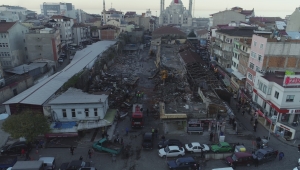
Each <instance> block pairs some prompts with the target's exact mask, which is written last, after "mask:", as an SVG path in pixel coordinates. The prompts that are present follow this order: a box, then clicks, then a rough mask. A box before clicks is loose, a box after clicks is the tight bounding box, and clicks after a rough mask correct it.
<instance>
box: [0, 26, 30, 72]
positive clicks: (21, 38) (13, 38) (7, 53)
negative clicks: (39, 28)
mask: <svg viewBox="0 0 300 170" xmlns="http://www.w3.org/2000/svg"><path fill="white" fill-rule="evenodd" d="M27 32H28V28H27V27H25V26H23V25H22V24H20V23H19V22H4V21H2V22H0V61H1V65H2V67H3V69H8V68H12V67H15V66H18V65H21V64H23V63H24V61H25V58H26V56H25V52H26V48H25V34H26V33H27Z"/></svg>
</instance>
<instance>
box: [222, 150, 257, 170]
mask: <svg viewBox="0 0 300 170" xmlns="http://www.w3.org/2000/svg"><path fill="white" fill-rule="evenodd" d="M225 160H226V164H228V165H229V166H231V167H233V168H235V167H237V166H241V165H247V166H250V165H252V164H254V159H253V156H252V154H251V153H249V152H236V153H234V154H232V155H231V156H228V157H226V159H225Z"/></svg>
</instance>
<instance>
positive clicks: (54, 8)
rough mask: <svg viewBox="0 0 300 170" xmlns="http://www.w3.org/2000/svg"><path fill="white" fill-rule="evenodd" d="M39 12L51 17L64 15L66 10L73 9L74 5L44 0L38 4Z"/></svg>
mask: <svg viewBox="0 0 300 170" xmlns="http://www.w3.org/2000/svg"><path fill="white" fill-rule="evenodd" d="M40 8H41V14H43V15H44V16H48V17H51V16H53V15H65V14H66V11H70V10H74V9H75V7H74V6H73V5H72V3H63V2H60V3H47V2H44V3H43V4H42V5H40Z"/></svg>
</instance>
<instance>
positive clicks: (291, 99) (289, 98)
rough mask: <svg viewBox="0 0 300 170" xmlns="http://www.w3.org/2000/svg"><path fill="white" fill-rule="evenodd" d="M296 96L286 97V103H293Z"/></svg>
mask: <svg viewBox="0 0 300 170" xmlns="http://www.w3.org/2000/svg"><path fill="white" fill-rule="evenodd" d="M294 97H295V95H287V96H286V102H293V101H294Z"/></svg>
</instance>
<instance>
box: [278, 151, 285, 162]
mask: <svg viewBox="0 0 300 170" xmlns="http://www.w3.org/2000/svg"><path fill="white" fill-rule="evenodd" d="M283 157H284V153H283V152H282V151H281V152H280V153H279V161H281V160H282V159H283Z"/></svg>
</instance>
